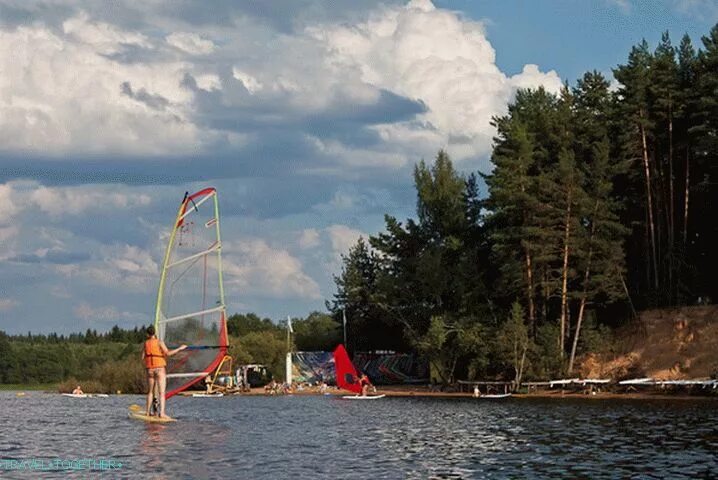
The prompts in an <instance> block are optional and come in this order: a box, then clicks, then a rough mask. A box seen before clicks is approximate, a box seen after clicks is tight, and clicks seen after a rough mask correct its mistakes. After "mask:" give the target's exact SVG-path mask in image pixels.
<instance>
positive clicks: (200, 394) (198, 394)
mask: <svg viewBox="0 0 718 480" xmlns="http://www.w3.org/2000/svg"><path fill="white" fill-rule="evenodd" d="M192 396H193V397H199V398H214V397H223V396H224V394H223V393H193V394H192Z"/></svg>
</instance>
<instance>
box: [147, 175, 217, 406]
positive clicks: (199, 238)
mask: <svg viewBox="0 0 718 480" xmlns="http://www.w3.org/2000/svg"><path fill="white" fill-rule="evenodd" d="M155 329H156V331H157V334H158V338H159V339H160V340H163V341H164V342H165V345H167V348H169V349H170V350H172V349H174V348H177V347H178V346H180V345H182V344H186V345H187V349H186V350H183V351H181V352H179V353H177V354H175V355H173V356H171V357H169V358H168V359H167V390H166V393H165V398H170V397H171V396H173V395H175V394H177V393H179V392H181V391H183V390H185V389H187V388H189V387H190V386H192V385H194V384H195V383H197V382H199V381H200V380H203V379H204V378H205V377H206V376H207V375H209V374H210V373H211V372H212V371H214V370H215V369H216V368H217V366H218V365H219V364H220V362H221V361H222V359H223V358H224V356H225V354H226V352H227V347H228V342H227V322H226V311H225V303H224V288H223V285H222V243H221V239H220V233H219V203H218V200H217V191H216V190H215V189H214V188H205V189H204V190H200V191H198V192H196V193H193V194H191V195H190V194H189V193H186V194H185V197H184V199H183V200H182V203H181V204H180V207H179V211H178V212H177V217H176V219H175V222H174V224H173V227H172V232H171V233H170V237H169V241H168V244H167V251H166V252H165V257H164V262H163V265H162V273H161V275H160V286H159V291H158V293H157V309H156V311H155Z"/></svg>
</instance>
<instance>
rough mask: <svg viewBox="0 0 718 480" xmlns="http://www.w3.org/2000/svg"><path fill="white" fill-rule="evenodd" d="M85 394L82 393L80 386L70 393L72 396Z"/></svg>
mask: <svg viewBox="0 0 718 480" xmlns="http://www.w3.org/2000/svg"><path fill="white" fill-rule="evenodd" d="M84 393H85V392H83V391H82V389H81V388H80V386H79V385H78V386H76V387H75V389H74V390H73V391H72V394H73V395H84Z"/></svg>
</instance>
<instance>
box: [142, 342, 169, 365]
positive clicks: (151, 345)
mask: <svg viewBox="0 0 718 480" xmlns="http://www.w3.org/2000/svg"><path fill="white" fill-rule="evenodd" d="M166 365H167V360H165V354H164V353H163V352H162V349H161V348H160V341H159V340H158V339H156V338H150V339H149V340H147V341H145V368H160V367H164V366H166Z"/></svg>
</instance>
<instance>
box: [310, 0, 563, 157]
mask: <svg viewBox="0 0 718 480" xmlns="http://www.w3.org/2000/svg"><path fill="white" fill-rule="evenodd" d="M310 32H311V34H312V35H314V36H315V37H316V38H318V39H321V40H322V41H324V42H326V44H327V48H328V49H329V51H330V58H331V60H332V61H333V62H335V63H336V64H341V65H344V66H345V68H346V70H347V71H350V70H351V69H352V68H354V69H356V70H357V71H358V72H360V75H361V79H362V80H363V81H364V82H366V83H367V84H369V85H373V86H375V87H379V88H383V89H387V90H389V91H391V92H394V93H396V94H398V95H402V96H405V97H407V98H410V99H413V100H416V101H419V102H422V103H423V104H424V105H425V106H426V108H427V111H426V113H424V114H422V115H420V116H419V118H418V119H417V120H418V121H416V122H412V123H408V124H406V125H403V126H399V124H389V125H386V126H379V127H377V129H378V131H379V132H380V133H381V135H382V137H383V138H384V139H385V140H387V141H391V142H397V143H399V144H400V145H401V146H402V147H404V148H406V149H407V150H408V151H414V150H415V148H414V145H415V142H416V140H417V139H418V140H419V142H420V145H421V146H422V147H423V148H426V147H428V146H429V145H431V146H432V147H433V148H432V150H434V151H436V149H438V148H440V147H442V146H446V145H449V146H450V149H451V153H452V155H453V156H454V157H459V158H461V157H465V156H476V155H485V154H487V153H488V152H489V151H490V148H491V138H492V136H493V134H494V129H493V127H491V125H490V120H491V117H492V116H494V115H497V114H501V113H504V112H505V111H506V106H507V104H508V102H509V101H510V100H511V98H512V97H513V95H514V93H515V91H516V88H518V87H522V88H526V87H533V88H536V87H538V86H544V87H546V88H547V89H548V90H549V91H552V92H558V91H559V90H560V88H561V79H560V78H559V76H558V75H557V74H556V72H554V71H551V72H548V73H541V72H540V71H539V70H538V67H536V66H535V65H527V66H526V67H525V68H524V71H523V72H522V73H520V74H518V75H516V76H514V77H510V78H509V77H507V76H506V75H505V74H504V73H502V72H501V71H500V70H499V68H498V67H497V66H496V63H495V60H496V58H495V57H496V54H495V51H494V48H493V47H492V46H491V44H490V43H489V41H488V39H487V38H486V35H485V32H484V28H483V25H482V24H481V23H480V22H476V21H472V20H468V19H466V18H463V17H460V16H459V15H458V14H456V13H454V12H451V11H448V10H442V9H437V8H435V7H434V5H433V4H432V3H431V2H430V1H429V0H420V1H419V0H414V1H411V2H409V3H408V4H407V5H406V6H405V7H394V8H385V9H382V10H379V11H377V12H375V13H374V14H373V15H372V16H371V18H370V19H369V20H368V21H366V22H365V23H360V24H357V25H349V26H347V25H331V26H323V27H315V28H312V29H310ZM452 144H457V148H456V149H454V148H453V147H452ZM457 152H458V155H457Z"/></svg>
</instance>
